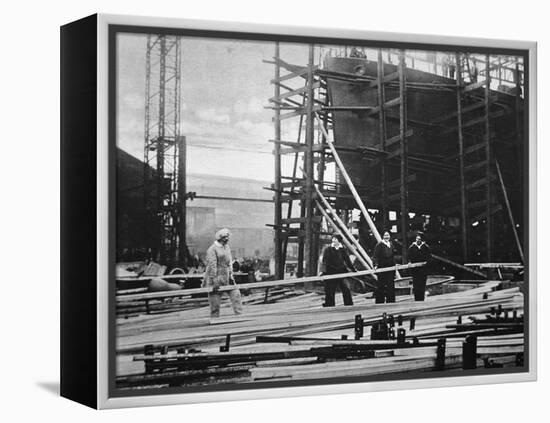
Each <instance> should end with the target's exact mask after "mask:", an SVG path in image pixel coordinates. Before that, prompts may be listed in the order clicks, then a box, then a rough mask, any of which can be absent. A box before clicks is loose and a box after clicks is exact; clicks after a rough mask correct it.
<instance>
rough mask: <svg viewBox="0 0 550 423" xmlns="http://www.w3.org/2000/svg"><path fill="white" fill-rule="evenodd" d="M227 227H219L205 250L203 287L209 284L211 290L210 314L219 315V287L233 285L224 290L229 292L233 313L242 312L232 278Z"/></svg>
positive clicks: (231, 261) (237, 291)
mask: <svg viewBox="0 0 550 423" xmlns="http://www.w3.org/2000/svg"><path fill="white" fill-rule="evenodd" d="M229 236H230V232H229V230H228V229H226V228H224V229H220V230H219V231H218V232H216V240H215V241H214V243H213V244H212V245H211V246H210V248H208V250H207V251H206V270H205V272H204V280H203V287H209V286H211V287H212V288H213V291H212V292H209V293H208V302H209V303H210V316H211V317H219V316H220V304H221V292H220V291H219V289H220V287H222V286H228V285H234V286H235V288H234V289H232V290H230V291H225V292H227V293H228V294H229V298H230V300H231V305H232V306H233V311H234V312H235V314H241V313H242V312H243V306H242V303H241V292H240V291H239V288H238V287H237V284H236V283H235V279H234V278H233V268H232V263H233V259H232V257H231V250H230V248H229Z"/></svg>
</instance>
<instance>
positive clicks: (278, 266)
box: [273, 42, 285, 279]
mask: <svg viewBox="0 0 550 423" xmlns="http://www.w3.org/2000/svg"><path fill="white" fill-rule="evenodd" d="M279 59H280V51H279V43H278V42H277V43H275V61H276V62H277V65H275V81H279V79H280V77H281V67H280V66H279V64H278V62H279ZM274 88H275V98H279V97H280V95H281V87H280V85H279V84H278V83H276V84H275V87H274ZM274 124H275V140H276V141H281V106H280V104H279V103H275V119H274ZM273 154H274V156H275V184H274V188H275V195H274V200H275V216H274V221H273V223H274V225H275V237H274V238H275V277H276V278H277V279H283V277H284V268H285V257H283V254H282V252H283V248H282V247H283V240H282V236H281V235H282V233H281V230H280V229H278V228H280V227H281V218H282V216H281V214H282V206H281V144H280V142H276V143H275V148H274V152H273Z"/></svg>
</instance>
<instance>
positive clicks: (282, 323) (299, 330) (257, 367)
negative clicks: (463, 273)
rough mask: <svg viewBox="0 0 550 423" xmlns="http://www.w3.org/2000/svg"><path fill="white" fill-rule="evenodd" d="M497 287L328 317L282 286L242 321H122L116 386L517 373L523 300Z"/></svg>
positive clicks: (254, 299)
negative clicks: (495, 370)
mask: <svg viewBox="0 0 550 423" xmlns="http://www.w3.org/2000/svg"><path fill="white" fill-rule="evenodd" d="M507 286H508V285H507ZM500 287H501V282H499V281H487V282H484V283H481V284H479V285H478V287H476V288H473V289H470V290H466V291H460V292H453V293H450V294H443V295H435V296H432V297H428V298H427V300H426V301H424V302H414V301H413V299H412V298H411V297H410V296H403V297H399V298H398V300H397V302H396V303H393V304H374V302H373V299H372V298H371V295H370V294H362V295H355V296H354V305H353V306H336V307H331V308H324V307H322V302H323V297H322V295H320V294H318V293H315V292H309V293H306V292H305V291H301V290H296V289H294V288H288V287H280V288H277V289H272V290H270V297H271V296H272V295H273V297H272V299H273V300H272V301H271V302H269V303H264V295H265V292H264V291H263V290H262V291H259V292H253V293H251V294H250V295H248V296H243V300H244V304H243V309H244V313H243V314H242V315H234V314H232V311H231V308H230V306H229V305H228V304H225V305H224V306H223V307H222V317H221V318H217V319H211V318H210V317H209V309H208V306H207V305H206V304H204V305H199V303H198V302H197V303H195V304H194V305H193V306H191V305H189V307H188V308H185V309H178V311H174V312H171V313H165V314H142V315H139V316H135V317H127V318H123V317H120V318H119V319H118V320H117V345H116V348H117V386H119V387H120V388H137V387H151V386H188V385H203V384H213V383H215V384H223V383H238V382H255V381H267V380H298V379H323V378H335V377H348V376H354V377H355V376H361V377H370V376H375V375H380V374H405V373H410V372H433V371H439V372H442V371H445V372H449V371H463V369H474V368H487V367H503V366H520V365H522V360H523V352H524V322H523V295H522V294H521V292H520V291H519V289H518V288H517V287H511V288H508V289H499V288H500ZM196 300H199V299H196ZM200 300H201V301H205V300H204V299H200ZM338 300H340V298H338ZM189 301H190V300H189ZM445 374H446V375H447V374H448V373H445Z"/></svg>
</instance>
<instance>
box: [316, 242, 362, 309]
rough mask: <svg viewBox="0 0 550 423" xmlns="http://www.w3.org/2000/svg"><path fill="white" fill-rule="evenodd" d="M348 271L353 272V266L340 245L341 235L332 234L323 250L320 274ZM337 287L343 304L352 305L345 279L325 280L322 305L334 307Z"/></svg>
mask: <svg viewBox="0 0 550 423" xmlns="http://www.w3.org/2000/svg"><path fill="white" fill-rule="evenodd" d="M348 272H355V268H354V267H353V264H352V263H351V260H350V258H349V256H348V253H347V251H346V249H345V248H344V246H343V245H342V236H341V235H339V234H335V235H333V236H332V243H331V245H329V246H328V247H327V248H325V251H323V259H322V261H321V273H320V275H323V274H327V275H336V274H338V273H348ZM337 287H340V291H342V297H343V298H344V305H353V299H352V297H351V291H350V289H349V286H348V283H347V281H346V279H331V280H327V281H325V303H324V304H323V306H324V307H334V305H335V301H334V297H335V295H336V288H337Z"/></svg>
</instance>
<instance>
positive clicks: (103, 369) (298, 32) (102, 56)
mask: <svg viewBox="0 0 550 423" xmlns="http://www.w3.org/2000/svg"><path fill="white" fill-rule="evenodd" d="M97 16H98V20H97V25H98V27H97V37H98V44H97V46H98V47H97V48H98V49H97V59H98V64H97V86H98V93H97V137H98V140H97V259H98V262H97V277H98V280H97V371H98V373H97V387H98V389H97V404H98V408H100V409H106V408H122V407H139V406H151V405H172V404H189V403H199V402H220V401H237V400H247V399H265V398H283V397H296V396H309V395H328V394H335V393H339V394H344V393H358V392H373V391H387V390H403V389H420V388H438V387H451V386H465V385H481V384H493V383H508V382H528V381H535V380H536V379H537V362H536V360H537V301H536V294H537V290H536V276H537V274H536V271H537V268H536V263H537V260H536V255H537V249H536V246H537V238H536V235H537V234H536V226H537V220H536V219H537V210H536V207H537V201H536V195H537V184H536V176H537V114H536V112H537V109H536V107H537V90H536V87H537V80H536V78H537V61H536V60H537V44H536V42H533V41H511V40H496V39H483V38H463V37H451V36H436V35H423V34H401V33H393V32H370V31H358V30H343V29H342V30H340V29H328V28H314V27H294V26H278V25H260V24H251V23H240V22H216V21H202V20H186V19H173V18H151V17H144V16H124V15H104V14H98V15H97ZM111 24H115V25H133V26H148V27H154V26H158V27H174V28H187V29H201V30H215V31H232V32H260V33H266V34H280V35H294V36H311V37H319V36H322V37H328V38H350V39H365V40H370V41H390V42H409V43H427V44H449V45H462V46H468V47H479V46H483V47H489V48H510V49H523V50H529V341H530V345H529V364H530V370H529V372H526V373H516V374H514V373H512V374H502V375H479V376H461V377H456V376H455V377H449V378H435V379H423V380H399V381H387V382H362V383H345V384H337V385H334V384H331V385H316V386H296V387H287V388H265V389H257V390H253V389H248V390H239V389H238V387H237V386H236V389H235V390H231V391H215V392H206V393H182V394H164V395H163V394H160V395H144V396H135V397H116V398H110V397H109V396H108V392H109V363H108V359H109V337H108V331H109V322H108V305H109V296H108V294H109V292H108V275H109V269H108V261H109V260H108V259H109V257H108V242H109V236H108V211H109V208H108V201H109V199H108V188H109V179H108V170H109V169H108V153H109V148H108V141H109V137H108V135H109V134H108V26H109V25H111ZM320 34H322V35H320Z"/></svg>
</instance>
